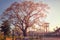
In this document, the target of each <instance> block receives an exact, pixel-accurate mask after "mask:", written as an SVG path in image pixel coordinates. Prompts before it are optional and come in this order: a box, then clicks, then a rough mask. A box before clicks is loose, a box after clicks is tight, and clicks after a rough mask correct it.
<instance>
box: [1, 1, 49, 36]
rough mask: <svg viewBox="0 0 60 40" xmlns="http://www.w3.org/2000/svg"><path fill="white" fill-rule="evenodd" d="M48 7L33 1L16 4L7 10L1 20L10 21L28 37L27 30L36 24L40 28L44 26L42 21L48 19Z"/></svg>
mask: <svg viewBox="0 0 60 40" xmlns="http://www.w3.org/2000/svg"><path fill="white" fill-rule="evenodd" d="M48 8H49V7H48V5H47V4H45V3H42V2H41V3H35V2H32V1H24V2H21V3H18V2H15V3H13V4H12V5H11V6H10V7H9V8H7V9H6V10H5V12H4V13H3V16H4V17H2V18H1V19H8V20H9V21H10V22H11V23H12V24H13V25H14V26H16V27H19V28H20V29H21V31H22V32H23V35H24V36H27V34H26V32H27V28H28V27H32V25H34V24H35V23H36V24H38V25H39V26H40V25H41V24H42V22H43V21H42V22H41V21H40V20H42V19H43V18H45V17H46V13H45V12H47V11H46V9H48Z"/></svg>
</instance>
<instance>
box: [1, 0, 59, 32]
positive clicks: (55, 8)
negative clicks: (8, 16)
mask: <svg viewBox="0 0 60 40" xmlns="http://www.w3.org/2000/svg"><path fill="white" fill-rule="evenodd" d="M21 1H24V0H0V14H2V13H3V12H4V11H5V10H6V9H7V8H8V7H9V6H10V5H11V4H12V3H14V2H21ZM28 1H29V0H28ZM33 1H35V2H39V1H43V2H44V3H46V4H48V5H49V7H50V9H49V13H48V16H47V18H46V21H47V22H49V23H50V24H49V30H51V31H53V29H56V26H58V27H60V5H59V4H60V0H33Z"/></svg>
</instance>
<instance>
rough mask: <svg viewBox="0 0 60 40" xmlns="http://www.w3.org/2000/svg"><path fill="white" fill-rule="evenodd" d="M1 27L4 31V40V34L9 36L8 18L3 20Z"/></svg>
mask: <svg viewBox="0 0 60 40" xmlns="http://www.w3.org/2000/svg"><path fill="white" fill-rule="evenodd" d="M1 29H2V32H4V40H6V36H9V34H10V24H9V22H8V20H6V21H3V23H2V26H1Z"/></svg>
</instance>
